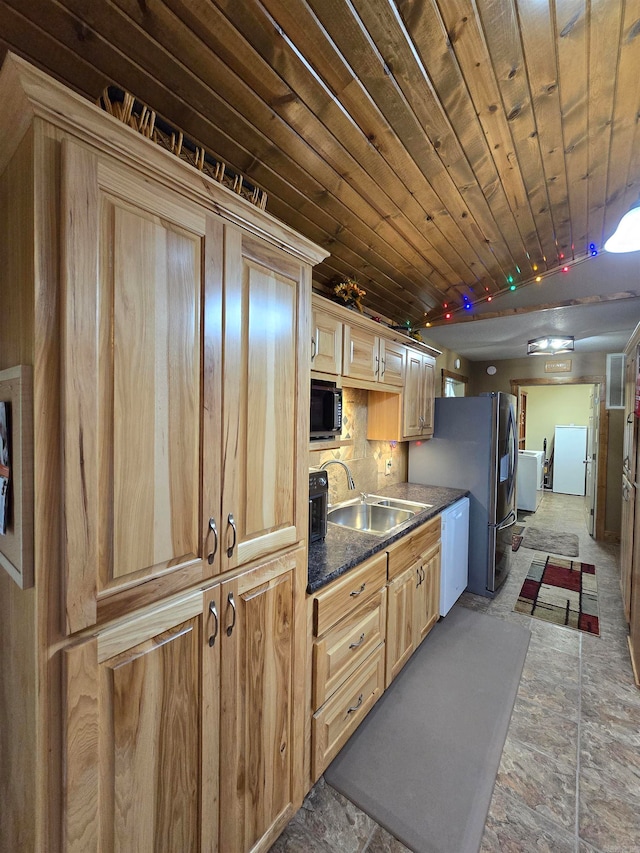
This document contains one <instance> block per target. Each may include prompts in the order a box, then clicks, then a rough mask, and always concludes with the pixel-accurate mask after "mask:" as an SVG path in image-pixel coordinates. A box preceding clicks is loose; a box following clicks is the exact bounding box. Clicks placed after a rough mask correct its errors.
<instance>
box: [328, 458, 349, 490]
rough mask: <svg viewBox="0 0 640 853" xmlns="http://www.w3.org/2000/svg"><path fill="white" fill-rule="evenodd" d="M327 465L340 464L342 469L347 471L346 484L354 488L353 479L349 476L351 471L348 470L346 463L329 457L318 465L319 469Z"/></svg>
mask: <svg viewBox="0 0 640 853" xmlns="http://www.w3.org/2000/svg"><path fill="white" fill-rule="evenodd" d="M327 465H341V466H342V467H343V468H344V470H345V471H346V472H347V486H348V487H349V488H350V489H355V487H356V484H355V482H354V480H353V477H352V476H351V471H350V470H349V467H348V465H345V463H344V462H341V461H340V460H339V459H329V460H328V461H327V462H323V463H322V465H321V466H320V470H321V471H324V469H325V468H326V467H327Z"/></svg>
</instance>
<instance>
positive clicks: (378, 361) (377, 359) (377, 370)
mask: <svg viewBox="0 0 640 853" xmlns="http://www.w3.org/2000/svg"><path fill="white" fill-rule="evenodd" d="M379 370H380V359H379V358H378V356H376V372H375V375H376V376H377V375H378V372H379Z"/></svg>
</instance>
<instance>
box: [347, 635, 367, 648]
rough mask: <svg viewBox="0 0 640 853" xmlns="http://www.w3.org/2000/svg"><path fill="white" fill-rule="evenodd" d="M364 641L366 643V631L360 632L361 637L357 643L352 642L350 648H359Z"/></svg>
mask: <svg viewBox="0 0 640 853" xmlns="http://www.w3.org/2000/svg"><path fill="white" fill-rule="evenodd" d="M363 643H364V632H363V633H362V634H360V639H359V640H358V642H357V643H351V645H350V646H349V648H350V649H357V648H359V647H360V646H361V645H362V644H363Z"/></svg>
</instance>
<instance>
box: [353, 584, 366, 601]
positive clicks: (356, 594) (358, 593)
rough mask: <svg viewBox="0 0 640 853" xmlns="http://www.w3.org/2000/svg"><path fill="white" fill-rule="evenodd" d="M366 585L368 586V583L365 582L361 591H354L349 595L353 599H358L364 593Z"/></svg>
mask: <svg viewBox="0 0 640 853" xmlns="http://www.w3.org/2000/svg"><path fill="white" fill-rule="evenodd" d="M366 585H367V583H366V581H365V583H363V584H362V586H361V587H360V589H354V591H353V592H350V593H349V595H350V596H351V598H356V596H358V595H361V594H362V593H363V592H364V588H365V586H366Z"/></svg>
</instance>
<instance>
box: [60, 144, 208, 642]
mask: <svg viewBox="0 0 640 853" xmlns="http://www.w3.org/2000/svg"><path fill="white" fill-rule="evenodd" d="M61 183H62V186H61V194H62V216H61V219H62V223H63V225H62V233H61V240H62V253H61V254H62V275H61V278H62V306H63V307H62V319H63V342H64V343H63V368H62V369H63V380H62V387H63V415H64V448H63V451H64V478H65V479H64V502H65V512H64V524H65V537H64V538H65V543H66V549H65V572H66V584H65V594H66V614H65V615H66V628H67V631H68V632H70V633H71V632H74V631H77V630H79V629H81V628H85V627H87V626H90V625H94V624H95V623H96V622H97V621H98V618H99V616H100V614H99V612H98V610H99V605H101V604H104V606H105V607H106V612H107V613H108V615H109V616H114V615H119V613H118V612H117V603H118V601H119V600H120V599H119V598H118V594H121V595H122V599H126V602H127V604H126V609H131V607H133V606H136V605H139V604H141V603H145V602H146V601H148V600H149V599H151V600H153V599H155V598H159V597H161V595H162V594H165V593H166V592H169V591H175V590H176V589H180V588H182V587H184V586H187V585H188V584H189V583H193V582H194V581H197V580H198V579H200V578H202V577H203V576H205V577H206V576H208V575H210V574H212V573H213V571H214V568H215V567H213V568H212V567H210V566H209V563H208V562H207V561H203V560H202V556H203V549H204V547H205V541H204V539H205V535H206V522H207V521H208V516H209V514H210V513H211V512H212V510H211V509H210V508H209V507H210V506H214V505H216V503H217V505H218V506H219V498H218V497H217V495H216V490H217V488H218V486H217V484H216V483H215V482H214V481H212V480H209V481H208V482H207V483H206V486H205V491H204V494H203V495H202V496H201V490H200V465H201V458H202V456H203V454H204V453H205V451H206V453H213V454H214V455H215V456H216V457H217V458H216V460H215V465H214V466H212V467H213V468H214V469H215V470H216V471H217V470H218V468H219V447H220V444H219V439H217V440H216V446H215V447H212V446H211V445H210V444H209V443H206V444H205V445H204V446H203V442H202V431H201V430H202V428H201V415H202V412H203V411H204V412H205V413H206V414H205V428H206V430H207V431H208V433H209V434H215V435H216V436H219V433H220V427H219V423H220V421H219V398H220V394H219V390H218V389H219V376H220V328H221V326H220V280H221V259H222V242H221V233H222V232H221V228H220V226H219V224H218V221H217V220H216V219H215V218H214V217H212V216H210V215H207V214H206V212H205V211H203V210H202V209H200V208H198V207H197V206H195V205H192V204H188V203H186V202H184V201H183V200H182V199H181V198H180V197H179V196H177V195H176V194H175V193H173V192H171V191H170V190H168V189H167V188H165V187H164V186H163V185H161V184H159V183H154V182H153V181H151V180H143V179H142V178H140V177H139V175H138V174H137V173H136V172H134V171H133V170H129V169H128V168H127V167H126V166H125V165H124V164H121V163H119V162H117V161H115V160H111V159H108V158H103V157H98V156H97V155H95V154H93V153H92V152H91V151H89V150H87V149H83V148H81V147H80V146H79V145H76V144H75V143H73V142H71V141H69V140H65V142H64V145H63V169H62V182H61ZM205 308H206V310H205ZM203 374H204V376H205V381H204V383H203V382H202V376H203ZM201 501H202V503H206V505H207V508H206V509H205V508H204V506H202V505H201ZM143 587H144V589H143ZM139 593H140V595H141V596H142V598H138V597H137V596H138V594H139ZM145 596H146V597H147V598H146V599H145ZM114 603H115V610H114ZM123 612H125V611H123Z"/></svg>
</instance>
